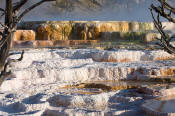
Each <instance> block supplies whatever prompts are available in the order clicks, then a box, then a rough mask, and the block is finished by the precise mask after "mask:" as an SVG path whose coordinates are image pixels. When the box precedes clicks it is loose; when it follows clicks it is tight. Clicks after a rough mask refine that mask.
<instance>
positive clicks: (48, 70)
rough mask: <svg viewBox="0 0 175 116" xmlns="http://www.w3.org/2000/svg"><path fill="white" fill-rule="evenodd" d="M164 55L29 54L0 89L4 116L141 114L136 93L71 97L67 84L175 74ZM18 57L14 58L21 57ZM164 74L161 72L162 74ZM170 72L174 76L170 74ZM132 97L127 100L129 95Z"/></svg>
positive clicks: (47, 51)
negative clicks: (112, 59) (160, 58)
mask: <svg viewBox="0 0 175 116" xmlns="http://www.w3.org/2000/svg"><path fill="white" fill-rule="evenodd" d="M160 56H161V57H167V56H169V58H173V56H172V55H169V54H167V53H166V52H164V51H128V50H116V51H100V50H94V49H78V50H57V49H53V50H51V49H40V50H38V49H35V50H27V51H26V53H25V55H24V59H23V60H22V61H21V62H18V63H14V64H12V65H11V67H10V68H11V70H12V77H14V78H10V77H9V78H10V79H8V80H5V81H4V82H3V84H2V86H1V88H0V94H1V95H0V114H2V115H21V114H23V115H35V116H37V115H38V116H39V115H42V114H43V115H44V116H45V115H46V116H47V115H54V116H55V115H56V116H57V115H58V116H64V115H66V116H67V115H68V116H71V115H78V116H81V115H82V116H98V115H99V116H101V115H105V116H113V115H128V116H130V115H133V116H135V115H136V116H137V115H138V116H140V109H139V106H140V105H139V104H141V103H142V102H143V100H142V98H141V97H138V96H130V95H131V93H132V94H133V91H127V90H126V91H116V92H105V93H101V94H96V95H91V94H90V95H86V94H85V95H82V94H76V93H71V92H74V91H75V90H76V89H70V88H67V89H65V88H64V89H63V88H62V87H63V86H64V85H67V84H68V85H72V84H76V83H81V82H88V81H98V80H119V79H133V80H135V79H147V78H149V77H150V76H165V75H164V72H163V71H165V72H166V70H168V71H169V69H171V71H172V72H173V73H172V72H171V71H170V72H167V75H166V76H172V75H174V69H175V61H172V60H168V61H156V58H158V57H160ZM17 57H19V54H17V55H14V56H12V57H11V58H17ZM110 57H113V58H115V59H119V60H121V59H125V58H130V59H131V60H130V61H129V62H122V63H121V62H101V60H100V59H102V58H105V59H108V58H110ZM162 72H163V73H162ZM171 73H172V74H171ZM127 96H129V97H127Z"/></svg>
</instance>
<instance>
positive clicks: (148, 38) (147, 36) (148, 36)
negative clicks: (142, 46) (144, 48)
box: [143, 33, 159, 43]
mask: <svg viewBox="0 0 175 116" xmlns="http://www.w3.org/2000/svg"><path fill="white" fill-rule="evenodd" d="M157 37H159V34H157V33H146V34H145V36H144V38H143V41H144V42H146V43H147V42H151V41H153V40H156V38H157Z"/></svg>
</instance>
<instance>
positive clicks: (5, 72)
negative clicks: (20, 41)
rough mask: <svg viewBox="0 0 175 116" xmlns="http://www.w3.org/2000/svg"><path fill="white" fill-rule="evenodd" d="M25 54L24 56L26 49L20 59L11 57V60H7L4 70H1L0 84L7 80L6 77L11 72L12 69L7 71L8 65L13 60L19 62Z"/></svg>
mask: <svg viewBox="0 0 175 116" xmlns="http://www.w3.org/2000/svg"><path fill="white" fill-rule="evenodd" d="M23 56H24V50H23V51H22V53H21V56H20V58H19V59H11V60H9V61H7V62H6V63H5V65H4V68H3V71H1V74H0V85H1V84H2V82H3V81H4V80H5V78H6V77H7V76H8V75H10V74H11V71H9V72H7V67H8V65H10V64H11V63H12V62H19V61H21V60H22V59H23Z"/></svg>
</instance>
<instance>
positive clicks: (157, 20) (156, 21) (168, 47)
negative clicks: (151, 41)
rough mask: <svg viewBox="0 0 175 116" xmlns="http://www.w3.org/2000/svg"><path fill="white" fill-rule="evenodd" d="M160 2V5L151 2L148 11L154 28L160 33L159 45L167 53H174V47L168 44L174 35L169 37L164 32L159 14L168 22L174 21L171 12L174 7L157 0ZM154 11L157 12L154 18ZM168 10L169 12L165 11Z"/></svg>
mask: <svg viewBox="0 0 175 116" xmlns="http://www.w3.org/2000/svg"><path fill="white" fill-rule="evenodd" d="M158 1H159V2H160V6H157V7H156V6H155V5H154V4H151V8H150V12H151V15H152V18H153V22H154V25H155V28H156V29H157V30H158V32H159V33H160V34H161V38H159V39H158V40H159V41H160V42H161V44H160V46H161V47H162V48H163V49H164V50H166V51H167V52H168V53H171V54H175V47H174V46H172V45H171V44H170V42H171V41H172V39H173V38H175V37H174V36H171V37H169V35H168V34H166V33H165V31H164V28H165V27H163V26H162V22H161V21H160V16H161V17H164V18H166V19H167V20H169V21H170V22H173V23H175V18H174V17H173V16H172V13H173V14H174V13H175V8H173V7H172V6H171V5H169V4H168V3H167V2H166V1H165V0H158ZM153 11H154V12H156V13H157V18H155V15H154V13H153ZM167 11H169V13H167Z"/></svg>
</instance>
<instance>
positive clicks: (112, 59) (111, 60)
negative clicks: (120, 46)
mask: <svg viewBox="0 0 175 116" xmlns="http://www.w3.org/2000/svg"><path fill="white" fill-rule="evenodd" d="M100 62H131V60H130V59H128V58H124V59H115V58H112V57H111V58H109V59H102V60H101V61H100Z"/></svg>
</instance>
